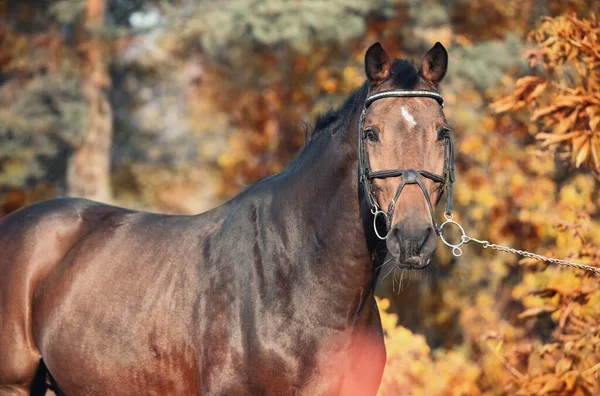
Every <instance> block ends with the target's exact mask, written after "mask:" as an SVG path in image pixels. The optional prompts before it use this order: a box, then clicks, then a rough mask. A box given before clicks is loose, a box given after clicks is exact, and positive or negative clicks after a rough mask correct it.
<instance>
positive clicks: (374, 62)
mask: <svg viewBox="0 0 600 396" xmlns="http://www.w3.org/2000/svg"><path fill="white" fill-rule="evenodd" d="M365 72H366V74H367V78H368V79H369V83H370V84H371V86H375V85H378V84H381V83H382V82H384V81H385V79H386V78H387V77H388V76H389V74H390V57H389V56H388V54H387V52H385V50H384V49H383V47H382V46H381V44H379V43H375V44H373V45H372V46H370V47H369V49H368V50H367V53H366V54H365Z"/></svg>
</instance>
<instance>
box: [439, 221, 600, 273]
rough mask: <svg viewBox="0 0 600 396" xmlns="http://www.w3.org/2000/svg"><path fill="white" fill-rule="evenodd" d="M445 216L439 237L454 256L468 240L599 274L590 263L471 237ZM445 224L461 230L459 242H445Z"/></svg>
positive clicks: (499, 249)
mask: <svg viewBox="0 0 600 396" xmlns="http://www.w3.org/2000/svg"><path fill="white" fill-rule="evenodd" d="M445 217H446V221H445V222H444V223H443V224H442V225H441V226H440V238H441V239H442V242H444V244H445V245H447V246H449V247H451V248H452V254H453V255H455V256H457V257H458V256H461V255H462V250H461V249H460V246H462V245H464V244H467V243H469V242H475V243H478V244H480V245H482V246H483V248H484V249H487V248H489V249H493V250H498V251H501V252H507V253H513V254H516V255H519V256H523V257H528V258H532V259H535V260H538V261H543V262H546V263H551V264H556V265H562V266H565V267H570V268H577V269H581V270H584V271H590V272H594V273H596V274H600V268H598V267H594V266H591V265H586V264H580V263H574V262H572V261H568V260H560V259H556V258H552V257H546V256H542V255H541V254H536V253H532V252H528V251H526V250H519V249H514V248H511V247H508V246H503V245H497V244H495V243H490V242H489V241H482V240H479V239H477V238H473V237H472V236H469V235H467V234H466V233H465V231H464V229H463V228H462V227H461V226H460V224H458V223H457V222H455V221H454V220H453V219H452V215H448V216H445ZM446 224H452V225H455V226H457V227H458V228H459V230H460V231H461V232H462V235H461V237H460V243H458V244H451V243H449V242H447V241H446V240H445V239H444V237H443V230H444V226H445V225H446Z"/></svg>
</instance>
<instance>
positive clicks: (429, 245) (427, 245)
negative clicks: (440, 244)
mask: <svg viewBox="0 0 600 396" xmlns="http://www.w3.org/2000/svg"><path fill="white" fill-rule="evenodd" d="M422 238H423V239H422V240H421V244H420V247H419V253H421V254H431V253H433V251H434V250H435V248H436V246H437V240H436V234H435V231H434V229H433V227H432V226H429V227H427V229H426V230H425V231H424V232H423V237H422Z"/></svg>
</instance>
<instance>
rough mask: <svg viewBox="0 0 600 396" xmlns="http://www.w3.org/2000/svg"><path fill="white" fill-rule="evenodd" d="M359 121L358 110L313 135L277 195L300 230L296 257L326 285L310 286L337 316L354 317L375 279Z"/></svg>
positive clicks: (345, 318)
mask: <svg viewBox="0 0 600 396" xmlns="http://www.w3.org/2000/svg"><path fill="white" fill-rule="evenodd" d="M357 122H358V114H356V116H355V117H353V120H352V121H351V122H350V123H349V126H348V127H347V130H346V131H339V132H338V133H336V134H331V133H329V132H322V135H320V136H316V137H315V138H314V139H316V140H315V141H314V142H311V143H310V144H311V145H313V147H309V148H308V149H306V150H305V151H304V152H303V153H302V154H301V155H300V156H299V158H298V159H297V160H296V161H295V162H294V163H293V164H292V165H291V167H290V170H289V171H290V173H291V176H292V177H290V178H289V179H288V180H286V182H285V184H286V186H285V187H284V188H283V190H284V191H285V193H283V194H282V195H281V196H280V198H283V199H278V201H280V202H282V203H283V205H284V206H285V209H284V207H282V208H281V209H284V210H285V211H286V212H287V213H290V210H291V212H292V213H293V215H292V216H290V218H291V219H293V220H292V221H293V228H295V229H297V230H299V231H300V232H299V235H303V241H302V243H300V244H295V246H297V248H298V249H299V251H298V252H296V253H297V254H298V255H299V256H297V257H301V259H302V264H303V268H304V269H305V270H307V271H309V272H310V274H311V275H312V276H313V277H316V278H317V279H319V283H320V285H321V287H322V288H323V289H324V290H323V294H319V291H318V290H311V292H312V293H314V295H315V296H319V295H325V296H327V298H329V301H328V302H327V304H329V306H330V307H331V308H333V309H335V310H336V311H337V313H338V315H337V319H338V320H339V321H340V322H341V321H344V320H346V321H348V320H350V321H352V320H355V319H353V318H355V316H356V313H357V311H358V309H359V307H361V306H362V304H363V303H364V300H365V298H366V295H368V294H369V293H370V292H371V291H372V289H373V288H374V284H375V279H374V278H373V277H374V274H373V260H372V253H371V251H370V250H371V249H369V240H370V239H371V238H372V235H371V234H372V233H369V232H368V229H367V228H366V227H365V224H368V223H369V221H368V220H367V221H365V216H371V215H370V213H369V212H368V209H366V213H365V205H364V204H362V205H361V201H364V198H363V197H362V193H360V194H359V190H358V184H359V183H358V154H357V153H358V148H357V131H356V130H357V128H358V126H357ZM290 206H293V207H292V208H290ZM361 208H362V209H361ZM371 219H372V218H371ZM288 253H289V252H288ZM311 287H313V285H311ZM317 298H318V297H317ZM324 303H325V301H324ZM367 311H368V310H367Z"/></svg>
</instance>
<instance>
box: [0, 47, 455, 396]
mask: <svg viewBox="0 0 600 396" xmlns="http://www.w3.org/2000/svg"><path fill="white" fill-rule="evenodd" d="M447 64H448V54H447V52H446V50H445V48H444V47H443V46H442V45H441V44H439V43H437V44H436V45H435V46H433V47H432V48H431V49H430V50H429V51H428V52H427V53H426V55H425V57H424V58H423V61H422V63H421V65H420V67H419V68H416V67H415V66H414V65H413V64H412V63H411V62H409V61H407V60H401V59H396V60H391V59H390V57H389V56H388V54H387V53H386V52H385V50H384V49H383V48H382V47H381V45H380V44H379V43H376V44H373V45H372V46H371V47H370V48H369V49H368V50H367V52H366V54H365V71H366V77H367V79H366V81H365V83H364V84H363V85H362V86H361V87H359V88H357V90H356V91H355V92H353V93H352V94H350V95H349V97H348V98H347V99H346V101H345V102H344V104H343V105H342V106H341V107H340V108H339V109H337V110H335V111H330V112H328V113H326V114H325V115H322V116H320V117H319V118H318V120H317V121H316V123H315V127H314V129H313V131H312V134H311V136H310V137H309V140H308V142H307V144H306V145H305V147H304V148H303V149H302V150H301V152H300V153H299V154H298V156H297V157H296V159H295V160H294V161H292V162H291V164H290V165H289V166H288V167H287V168H286V169H285V170H284V171H283V172H281V173H279V174H276V175H273V176H271V177H267V178H265V179H263V180H261V181H258V182H257V183H255V184H253V185H251V186H250V187H249V188H247V189H246V190H245V191H243V192H242V193H241V194H239V195H238V196H236V197H235V198H233V199H232V200H230V201H229V202H227V203H225V204H223V205H222V206H220V207H218V208H216V209H213V210H211V211H209V212H206V213H203V214H200V215H195V216H176V215H161V214H153V213H146V212H137V211H133V210H128V209H123V208H119V207H114V206H109V205H105V204H101V203H97V202H92V201H88V200H84V199H71V198H59V199H52V200H48V201H45V202H41V203H37V204H34V205H31V206H28V207H25V208H23V209H20V210H18V211H16V212H14V213H12V214H10V215H8V216H7V217H5V218H3V219H2V220H0V274H1V275H0V395H25V394H44V393H45V392H46V391H47V387H48V386H50V387H53V388H54V389H55V391H56V392H57V393H59V394H67V395H145V394H148V395H174V394H182V395H183V394H185V395H339V394H341V395H374V394H376V392H377V389H378V387H379V384H380V381H381V378H382V374H383V369H384V365H385V360H386V354H385V346H384V342H383V331H382V327H381V322H380V318H379V312H378V310H377V305H376V303H375V299H374V289H375V285H376V284H377V281H378V280H379V279H380V278H381V277H382V276H381V275H382V274H384V273H385V272H387V271H390V270H393V269H395V268H404V269H422V268H425V267H427V266H428V265H429V263H430V259H431V255H432V253H433V251H434V249H435V247H436V241H437V235H436V231H438V230H437V229H436V228H437V226H436V225H435V220H434V214H433V210H434V207H435V205H436V204H437V202H438V201H439V198H440V197H441V196H442V194H443V193H444V191H447V192H448V193H450V192H451V190H450V189H449V187H450V186H451V183H452V181H453V169H452V168H453V165H452V164H453V161H452V150H451V148H452V145H451V139H450V129H449V127H448V124H447V122H446V119H445V116H444V113H443V109H442V106H441V104H442V101H443V99H442V96H441V95H440V93H439V92H438V84H439V83H440V82H441V80H442V78H443V77H444V75H445V73H446V69H447ZM386 169H393V170H386ZM415 169H420V170H415ZM372 170H375V171H372ZM440 174H441V175H443V176H440ZM424 197H425V199H424ZM449 198H451V197H449ZM448 201H449V202H451V199H449V200H448ZM384 205H387V207H388V210H387V211H383V210H382V209H381V208H383V207H385V206H384ZM48 381H49V382H48Z"/></svg>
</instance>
